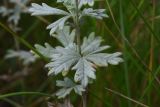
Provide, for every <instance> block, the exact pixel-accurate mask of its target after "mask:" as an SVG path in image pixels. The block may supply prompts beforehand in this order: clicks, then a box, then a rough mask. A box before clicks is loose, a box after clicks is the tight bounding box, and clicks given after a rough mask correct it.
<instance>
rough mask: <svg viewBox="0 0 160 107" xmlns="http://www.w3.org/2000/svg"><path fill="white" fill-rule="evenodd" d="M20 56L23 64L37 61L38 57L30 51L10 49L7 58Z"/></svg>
mask: <svg viewBox="0 0 160 107" xmlns="http://www.w3.org/2000/svg"><path fill="white" fill-rule="evenodd" d="M16 57H17V58H19V59H20V60H22V61H23V65H28V64H30V63H32V62H35V60H36V58H35V57H34V56H33V55H32V54H31V53H30V52H28V51H23V50H20V51H14V50H8V52H7V54H6V56H5V58H6V59H8V58H16Z"/></svg>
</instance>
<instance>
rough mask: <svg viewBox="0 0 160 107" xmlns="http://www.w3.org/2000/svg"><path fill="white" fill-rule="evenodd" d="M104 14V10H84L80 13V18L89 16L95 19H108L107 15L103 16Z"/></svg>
mask: <svg viewBox="0 0 160 107" xmlns="http://www.w3.org/2000/svg"><path fill="white" fill-rule="evenodd" d="M104 12H105V9H95V10H94V9H92V8H85V9H84V10H83V11H82V16H91V17H94V18H97V19H103V18H106V17H108V15H107V14H105V13H104ZM82 16H81V17H82Z"/></svg>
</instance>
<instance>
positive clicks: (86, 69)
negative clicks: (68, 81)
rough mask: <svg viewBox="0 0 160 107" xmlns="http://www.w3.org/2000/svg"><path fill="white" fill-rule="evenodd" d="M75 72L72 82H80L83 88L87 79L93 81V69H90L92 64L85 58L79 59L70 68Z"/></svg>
mask: <svg viewBox="0 0 160 107" xmlns="http://www.w3.org/2000/svg"><path fill="white" fill-rule="evenodd" d="M72 69H73V70H76V73H75V76H74V80H75V81H76V82H78V81H80V82H81V84H82V86H83V87H86V86H87V85H88V81H89V78H91V79H95V78H96V76H95V69H94V68H93V67H92V63H91V62H89V61H87V60H86V59H85V58H83V57H82V58H80V59H79V61H78V62H77V64H76V65H75V66H74V67H73V68H72Z"/></svg>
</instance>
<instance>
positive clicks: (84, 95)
mask: <svg viewBox="0 0 160 107" xmlns="http://www.w3.org/2000/svg"><path fill="white" fill-rule="evenodd" d="M82 103H83V107H87V95H86V93H85V92H84V93H83V95H82Z"/></svg>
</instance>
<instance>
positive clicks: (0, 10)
mask: <svg viewBox="0 0 160 107" xmlns="http://www.w3.org/2000/svg"><path fill="white" fill-rule="evenodd" d="M10 13H11V10H9V9H7V8H6V7H4V6H1V7H0V14H2V16H3V17H5V16H8V15H9V14H10Z"/></svg>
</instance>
